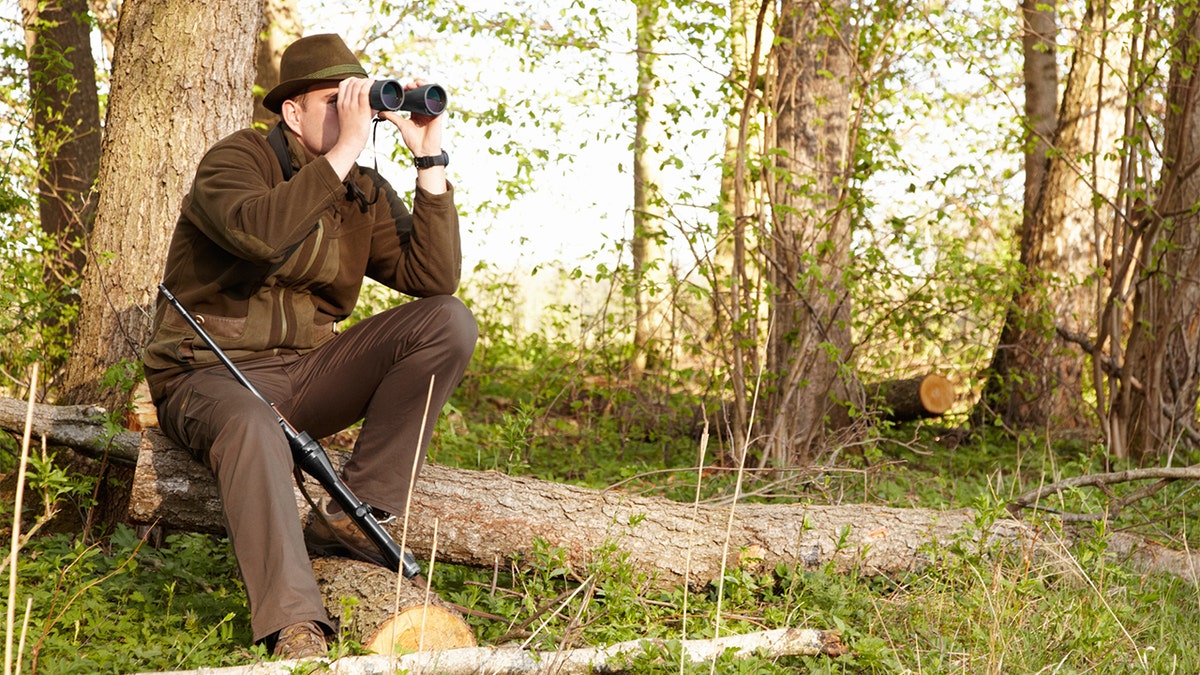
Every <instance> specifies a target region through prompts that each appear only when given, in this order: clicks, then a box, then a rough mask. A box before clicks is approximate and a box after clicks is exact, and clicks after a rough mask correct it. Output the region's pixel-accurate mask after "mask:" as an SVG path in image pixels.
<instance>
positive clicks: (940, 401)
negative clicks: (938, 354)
mask: <svg viewBox="0 0 1200 675" xmlns="http://www.w3.org/2000/svg"><path fill="white" fill-rule="evenodd" d="M866 389H867V398H868V401H869V405H872V406H876V407H880V408H882V409H883V410H884V411H886V412H885V416H886V417H887V418H888V419H890V420H892V421H895V422H909V421H912V420H919V419H924V418H928V417H937V416H940V415H943V414H945V413H946V411H947V410H949V409H950V407H951V406H953V405H954V397H955V392H954V383H953V382H951V381H950V380H949V379H947V378H945V377H943V376H941V375H938V374H937V373H930V374H928V375H922V376H920V377H910V378H907V379H903V380H886V381H883V382H878V383H875V384H871V385H867V387H866Z"/></svg>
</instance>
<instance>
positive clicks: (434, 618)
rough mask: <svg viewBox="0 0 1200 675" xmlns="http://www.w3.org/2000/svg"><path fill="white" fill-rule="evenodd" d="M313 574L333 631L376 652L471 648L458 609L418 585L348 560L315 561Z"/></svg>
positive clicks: (472, 643) (471, 640)
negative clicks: (335, 629) (333, 623)
mask: <svg viewBox="0 0 1200 675" xmlns="http://www.w3.org/2000/svg"><path fill="white" fill-rule="evenodd" d="M313 572H314V573H315V574H316V577H317V584H318V585H319V586H320V587H321V595H322V597H323V599H324V602H325V609H326V611H328V612H329V616H330V618H331V619H332V620H333V621H335V622H336V623H337V624H338V625H337V626H335V628H337V629H338V630H339V631H340V632H341V633H342V634H343V635H348V636H350V637H352V638H354V639H355V640H357V641H358V642H359V644H361V645H363V646H364V647H366V648H367V649H369V650H371V651H372V652H374V653H376V654H398V653H404V652H415V651H438V650H443V649H457V648H459V647H474V646H476V642H475V634H474V633H472V632H471V628H470V626H468V625H467V622H466V621H464V620H463V618H462V616H461V614H459V612H458V610H456V609H454V608H453V607H452V606H450V605H449V604H448V603H446V602H445V601H444V600H442V599H441V598H440V597H439V596H438V594H437V593H434V592H432V591H429V590H428V589H427V588H426V587H425V585H424V584H420V583H415V582H413V581H410V580H408V579H405V578H404V577H403V576H400V575H398V574H396V573H395V572H392V571H390V570H386V569H384V568H382V567H379V566H377V565H372V564H370V563H365V562H359V561H357V560H350V559H348V558H334V557H328V558H316V559H314V560H313Z"/></svg>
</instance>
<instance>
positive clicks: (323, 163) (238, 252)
mask: <svg viewBox="0 0 1200 675" xmlns="http://www.w3.org/2000/svg"><path fill="white" fill-rule="evenodd" d="M344 190H345V188H344V186H343V185H342V183H341V181H339V180H338V178H337V174H335V173H334V171H333V168H332V167H331V166H330V165H329V162H328V161H327V160H325V159H324V158H323V157H321V158H317V159H315V160H313V161H311V162H308V163H307V164H306V165H305V166H304V167H303V168H301V169H300V170H299V171H298V172H297V173H296V175H295V176H293V177H292V179H291V180H288V181H284V180H283V172H282V170H281V169H280V168H279V164H278V160H277V159H276V158H275V155H274V154H273V153H272V151H271V149H270V146H269V145H267V142H266V140H265V139H263V138H262V136H261V135H260V134H258V133H257V132H254V131H249V130H248V131H243V132H239V133H236V134H233V135H232V136H230V137H228V138H226V139H224V140H223V141H221V142H219V143H217V144H216V145H215V146H213V148H212V149H211V150H209V152H208V153H207V154H206V155H205V156H204V158H203V159H202V160H201V161H200V165H199V167H198V168H197V170H196V178H195V182H194V183H193V184H192V193H191V195H190V198H189V203H188V204H187V205H186V207H185V208H186V209H188V212H189V214H188V215H189V217H190V219H191V220H192V222H193V223H195V224H196V226H197V227H198V228H200V230H201V231H203V233H204V234H205V235H207V236H208V237H209V238H211V239H212V240H213V241H214V242H216V243H217V245H219V246H221V247H222V248H224V249H225V250H227V251H229V252H230V253H231V254H233V255H235V256H237V257H239V258H243V259H245V260H250V261H255V262H274V261H277V260H279V259H280V258H282V257H283V256H284V255H285V254H286V252H287V251H288V250H289V249H290V248H291V247H293V246H295V245H296V244H297V243H298V242H299V241H301V240H302V239H304V237H305V236H307V234H308V233H309V232H310V231H311V229H312V228H313V226H314V225H315V224H316V222H317V219H318V218H319V216H320V214H321V213H322V212H323V211H325V210H326V209H328V208H329V206H330V204H332V202H333V200H334V199H335V198H337V197H339V196H341V195H342V194H344Z"/></svg>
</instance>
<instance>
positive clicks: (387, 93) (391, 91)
mask: <svg viewBox="0 0 1200 675" xmlns="http://www.w3.org/2000/svg"><path fill="white" fill-rule="evenodd" d="M370 98H371V109H372V110H377V111H383V110H403V111H405V112H410V113H416V114H418V115H427V116H429V117H436V116H438V115H440V114H442V112H444V111H445V110H446V98H447V97H446V90H445V89H443V88H442V87H441V86H440V85H436V84H426V85H423V86H420V87H417V88H416V89H412V90H410V91H404V87H402V86H401V85H400V82H398V81H397V80H393V79H386V80H376V81H375V82H374V83H373V84H372V85H371V95H370Z"/></svg>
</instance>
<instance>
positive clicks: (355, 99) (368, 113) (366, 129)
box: [325, 77, 375, 179]
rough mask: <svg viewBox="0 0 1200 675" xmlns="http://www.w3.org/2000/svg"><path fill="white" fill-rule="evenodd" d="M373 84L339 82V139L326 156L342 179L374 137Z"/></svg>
mask: <svg viewBox="0 0 1200 675" xmlns="http://www.w3.org/2000/svg"><path fill="white" fill-rule="evenodd" d="M373 83H374V80H372V79H370V78H365V77H349V78H346V79H344V80H342V81H341V82H339V83H338V95H337V116H338V120H337V122H338V140H337V143H335V144H334V146H333V147H332V148H331V149H330V150H329V152H327V153H326V154H325V158H326V159H327V160H329V164H330V166H332V167H333V170H334V171H335V172H336V173H337V175H338V178H341V179H345V178H346V176H348V175H349V174H350V169H352V168H353V167H354V163H355V162H357V161H358V156H359V155H361V154H362V151H363V149H364V148H366V147H367V141H368V140H369V139H370V137H371V120H372V119H373V118H374V117H375V111H374V110H371V101H370V92H371V85H372V84H373Z"/></svg>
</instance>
